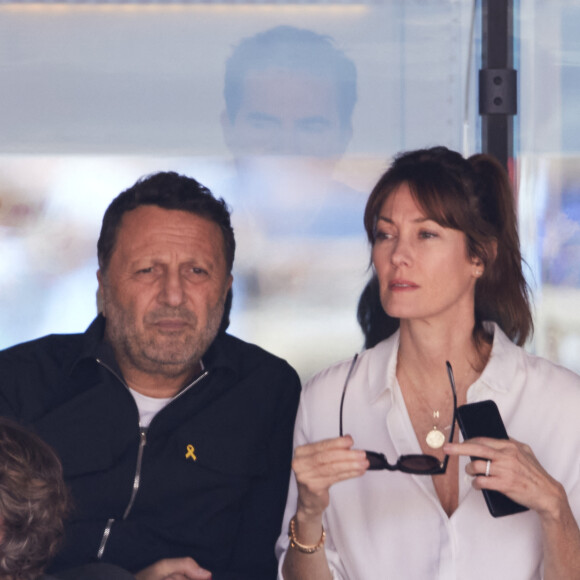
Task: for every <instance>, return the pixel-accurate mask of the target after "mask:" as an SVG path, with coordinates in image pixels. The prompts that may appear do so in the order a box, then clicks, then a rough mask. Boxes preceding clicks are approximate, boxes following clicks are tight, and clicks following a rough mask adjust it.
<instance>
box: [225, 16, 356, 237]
mask: <svg viewBox="0 0 580 580" xmlns="http://www.w3.org/2000/svg"><path fill="white" fill-rule="evenodd" d="M224 96H225V102H226V111H225V112H224V113H223V115H222V126H223V130H224V136H225V140H226V143H227V145H228V147H229V149H230V150H231V152H232V154H233V155H234V158H235V163H236V170H237V177H238V179H237V184H236V188H237V189H238V193H239V195H240V196H243V197H244V198H245V199H246V200H249V199H251V198H252V197H254V198H256V199H259V200H260V204H266V205H271V208H272V209H274V208H278V210H283V209H284V208H286V209H290V210H292V208H294V209H295V211H302V213H304V210H305V209H307V210H308V213H309V214H310V215H309V219H308V223H310V225H311V226H312V227H314V228H315V229H316V228H317V226H316V224H315V223H313V222H312V219H313V217H314V216H312V210H313V209H318V210H320V209H321V206H322V204H323V203H324V201H325V197H326V196H328V195H333V196H336V195H341V194H342V195H348V194H353V193H354V192H353V191H352V190H351V189H350V188H348V187H347V186H345V185H344V184H340V183H338V182H336V181H335V180H333V178H332V174H333V171H334V169H335V165H336V163H337V161H338V160H339V159H340V157H341V156H342V155H343V154H344V152H345V150H346V147H347V145H348V143H349V140H350V138H351V135H352V122H351V120H352V113H353V109H354V105H355V102H356V69H355V66H354V64H353V63H352V61H351V60H349V59H348V58H347V57H346V56H345V55H344V54H343V53H342V52H341V51H340V50H338V49H337V48H336V47H335V46H334V44H333V43H332V40H331V39H330V38H329V37H327V36H323V35H320V34H317V33H315V32H312V31H310V30H303V29H298V28H294V27H291V26H279V27H276V28H273V29H271V30H268V31H266V32H262V33H259V34H257V35H255V36H253V37H251V38H247V39H244V40H243V41H242V42H241V43H240V44H239V45H238V46H237V47H236V49H235V50H234V52H233V53H232V55H231V57H230V58H229V60H228V62H227V65H226V78H225V89H224ZM340 201H342V202H344V201H345V200H335V201H333V205H335V206H336V205H337V204H338V203H340ZM305 205H306V207H305ZM276 213H278V214H279V213H280V211H277V212H276ZM271 217H272V216H270V218H271ZM301 217H304V216H301ZM268 221H269V220H268ZM284 224H285V226H286V227H285V229H288V230H289V231H292V228H293V227H294V226H295V225H296V224H292V222H291V221H290V222H289V221H288V216H286V219H285V220H284ZM318 225H320V224H318ZM343 226H344V224H341V223H337V224H334V227H335V229H336V231H337V232H340V233H344V227H343ZM276 229H277V231H279V229H278V228H276ZM299 231H301V232H302V233H304V232H305V231H308V228H305V224H304V222H303V223H302V225H301V227H300V228H299ZM317 233H318V234H320V233H321V232H320V231H318V232H317Z"/></svg>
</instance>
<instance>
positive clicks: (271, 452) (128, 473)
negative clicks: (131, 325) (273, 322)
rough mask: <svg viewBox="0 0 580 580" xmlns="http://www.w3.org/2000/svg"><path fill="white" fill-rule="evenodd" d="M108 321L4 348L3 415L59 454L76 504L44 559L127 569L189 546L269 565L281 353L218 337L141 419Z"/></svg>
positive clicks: (278, 472)
mask: <svg viewBox="0 0 580 580" xmlns="http://www.w3.org/2000/svg"><path fill="white" fill-rule="evenodd" d="M104 327H105V320H104V318H102V317H98V318H97V319H96V320H95V321H94V322H93V323H92V324H91V326H90V327H89V328H88V330H87V331H86V332H85V333H84V334H72V335H51V336H47V337H44V338H41V339H38V340H35V341H32V342H27V343H24V344H21V345H18V346H15V347H12V348H10V349H7V350H5V351H2V352H0V414H2V415H6V416H10V417H12V418H15V419H17V420H18V421H20V422H21V423H23V424H25V425H28V426H31V427H32V428H33V429H34V430H35V431H36V432H37V433H38V434H40V435H41V437H42V438H43V439H44V440H45V441H47V442H48V443H49V444H51V445H52V446H53V447H54V448H55V449H56V451H57V452H58V454H59V456H60V458H61V460H62V463H63V468H64V474H65V479H66V481H67V483H68V485H69V486H70V488H71V490H72V496H73V502H74V509H73V513H72V515H71V517H70V519H69V521H68V525H67V527H66V540H65V545H64V547H63V549H62V550H61V552H60V554H59V555H58V557H57V559H56V561H55V562H54V564H53V566H52V567H51V568H50V569H49V571H51V572H54V571H58V570H62V569H66V568H69V567H72V566H77V565H82V564H86V563H89V562H92V561H95V560H98V559H100V560H102V561H104V562H111V563H114V564H117V565H119V566H122V567H124V568H126V569H127V570H129V571H131V572H133V573H135V572H137V571H138V570H141V569H143V568H145V567H146V566H149V565H150V564H153V563H154V562H156V561H158V560H160V559H163V558H177V557H184V556H191V557H192V558H194V559H195V560H196V561H197V562H198V563H199V564H200V565H201V566H203V567H204V568H207V569H208V570H210V571H211V572H212V573H213V578H214V580H222V579H223V580H225V579H242V578H244V579H246V578H247V579H250V578H251V579H252V580H257V579H262V578H263V579H271V578H275V576H276V560H275V556H274V544H275V541H276V539H277V537H278V535H279V533H280V525H281V521H282V514H283V510H284V505H285V501H286V492H287V487H288V482H289V477H290V463H291V457H292V432H293V426H294V419H295V415H296V408H297V405H298V398H299V392H300V383H299V379H298V376H297V374H296V372H295V371H294V370H293V369H292V367H290V366H289V365H288V364H287V363H286V362H285V361H283V360H281V359H279V358H277V357H275V356H273V355H271V354H269V353H267V352H266V351H264V350H262V349H261V348H259V347H257V346H255V345H251V344H248V343H245V342H243V341H241V340H239V339H237V338H234V337H232V336H229V335H227V334H222V335H220V336H218V337H217V338H216V339H215V341H214V343H213V344H212V345H211V347H210V348H209V350H208V352H207V353H206V355H205V356H204V357H203V362H204V367H205V371H204V373H203V374H202V375H201V376H199V377H197V378H196V379H195V381H194V383H193V384H192V385H191V386H189V388H188V387H186V388H185V389H184V390H182V391H181V392H180V394H178V395H177V396H176V397H175V399H174V400H173V401H171V402H170V403H169V404H168V405H167V406H166V407H165V408H164V409H162V410H161V411H160V412H159V413H158V414H157V415H156V416H155V418H154V419H153V421H152V422H151V425H150V426H149V428H148V429H147V430H143V429H140V427H139V416H138V411H137V406H136V404H135V401H134V399H133V397H132V396H131V393H130V392H129V391H128V389H127V387H126V386H125V384H124V382H123V379H122V376H121V373H120V371H119V369H118V367H117V365H116V363H115V360H114V357H113V356H112V352H111V351H110V348H108V345H107V344H105V343H103V333H104Z"/></svg>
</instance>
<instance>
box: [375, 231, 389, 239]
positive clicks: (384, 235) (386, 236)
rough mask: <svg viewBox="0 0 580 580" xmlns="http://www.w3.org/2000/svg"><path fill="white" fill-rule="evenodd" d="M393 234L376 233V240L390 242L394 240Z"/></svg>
mask: <svg viewBox="0 0 580 580" xmlns="http://www.w3.org/2000/svg"><path fill="white" fill-rule="evenodd" d="M392 237H393V236H392V234H390V233H389V232H380V231H379V232H375V240H376V241H381V240H390V239H391V238H392Z"/></svg>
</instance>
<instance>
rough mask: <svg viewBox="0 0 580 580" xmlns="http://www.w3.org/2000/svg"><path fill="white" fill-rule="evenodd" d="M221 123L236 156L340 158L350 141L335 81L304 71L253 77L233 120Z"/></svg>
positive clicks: (270, 72) (247, 80)
mask: <svg viewBox="0 0 580 580" xmlns="http://www.w3.org/2000/svg"><path fill="white" fill-rule="evenodd" d="M223 122H224V132H225V136H226V141H227V144H228V146H229V147H230V149H231V151H232V152H233V153H234V154H235V155H236V156H252V155H280V156H286V155H295V156H304V157H339V156H340V155H342V153H344V150H345V148H346V145H347V143H348V140H349V139H350V128H345V127H343V124H342V123H341V119H340V113H339V102H338V94H337V87H336V84H335V83H334V81H333V80H332V79H331V78H327V77H317V76H314V75H311V74H308V73H305V72H301V71H291V70H286V69H276V68H271V69H266V70H261V71H253V72H250V73H249V74H248V76H246V78H245V80H244V85H243V91H242V103H241V106H240V109H239V110H238V112H237V114H236V117H235V119H234V120H233V122H231V121H230V120H229V118H228V117H227V116H225V115H224V118H223Z"/></svg>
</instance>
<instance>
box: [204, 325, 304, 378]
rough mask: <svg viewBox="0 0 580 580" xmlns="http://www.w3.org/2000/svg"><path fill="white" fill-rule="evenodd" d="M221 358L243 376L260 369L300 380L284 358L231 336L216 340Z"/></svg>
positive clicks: (219, 337)
mask: <svg viewBox="0 0 580 580" xmlns="http://www.w3.org/2000/svg"><path fill="white" fill-rule="evenodd" d="M215 346H216V347H217V350H219V353H220V356H221V357H225V359H226V360H227V361H228V364H229V365H230V366H232V367H233V368H234V369H235V370H237V371H238V372H241V373H242V374H244V373H246V372H252V371H257V370H259V369H262V370H269V371H270V372H272V371H275V372H277V373H282V374H287V375H289V376H292V378H296V380H298V375H297V373H296V371H295V370H294V368H293V367H292V366H291V365H290V364H289V363H288V362H287V361H286V360H284V359H283V358H281V357H279V356H277V355H275V354H273V353H271V352H269V351H267V350H265V349H264V348H262V347H261V346H258V345H257V344H252V343H250V342H246V341H244V340H242V339H240V338H237V337H236V336H233V335H231V334H227V333H224V334H220V335H219V336H218V337H217V338H216V340H215Z"/></svg>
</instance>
